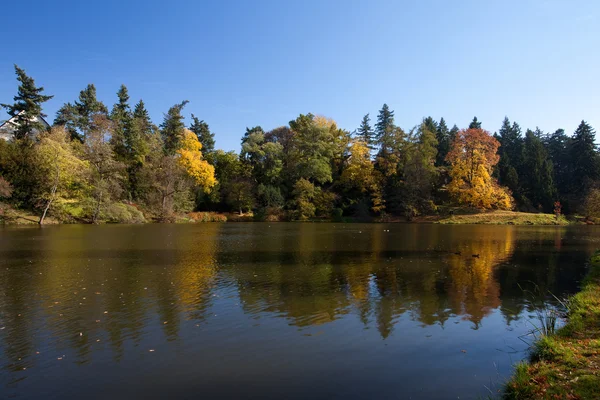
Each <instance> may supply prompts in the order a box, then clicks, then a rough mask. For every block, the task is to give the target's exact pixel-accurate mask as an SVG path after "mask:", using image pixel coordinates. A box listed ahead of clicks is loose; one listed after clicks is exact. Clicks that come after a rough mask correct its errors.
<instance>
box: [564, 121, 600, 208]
mask: <svg viewBox="0 0 600 400" xmlns="http://www.w3.org/2000/svg"><path fill="white" fill-rule="evenodd" d="M595 136H596V132H595V131H594V129H593V128H592V127H591V126H590V125H589V124H588V123H587V122H585V121H581V123H580V124H579V126H578V127H577V130H576V131H575V133H574V134H573V140H572V141H571V146H570V150H569V154H570V164H571V174H570V181H571V190H570V192H571V193H572V194H573V195H574V200H575V203H576V204H581V203H582V201H583V198H584V197H585V195H586V193H587V190H588V189H589V188H590V186H591V185H592V183H593V182H594V181H596V180H598V179H599V178H600V159H599V155H598V151H597V149H596V144H595V143H594V140H595Z"/></svg>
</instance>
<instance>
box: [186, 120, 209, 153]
mask: <svg viewBox="0 0 600 400" xmlns="http://www.w3.org/2000/svg"><path fill="white" fill-rule="evenodd" d="M190 131H192V132H194V133H195V134H196V136H198V140H199V141H200V144H202V154H204V155H205V156H206V155H207V154H210V153H212V152H213V151H215V134H214V133H212V132H211V131H210V128H209V127H208V124H207V123H206V122H204V120H200V119H199V118H198V117H196V116H195V115H194V114H192V124H191V125H190Z"/></svg>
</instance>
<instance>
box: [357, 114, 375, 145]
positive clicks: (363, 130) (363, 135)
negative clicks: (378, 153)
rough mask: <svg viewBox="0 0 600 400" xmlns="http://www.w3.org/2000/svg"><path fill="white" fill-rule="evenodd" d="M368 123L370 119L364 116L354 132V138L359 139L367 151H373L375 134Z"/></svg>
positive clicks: (367, 115)
mask: <svg viewBox="0 0 600 400" xmlns="http://www.w3.org/2000/svg"><path fill="white" fill-rule="evenodd" d="M370 121H371V118H369V114H366V115H365V116H364V117H363V119H362V121H361V122H360V126H359V127H358V129H357V130H356V137H357V138H360V140H362V142H363V143H365V144H366V145H367V147H368V148H369V150H373V149H375V132H374V131H373V128H372V127H371V124H370Z"/></svg>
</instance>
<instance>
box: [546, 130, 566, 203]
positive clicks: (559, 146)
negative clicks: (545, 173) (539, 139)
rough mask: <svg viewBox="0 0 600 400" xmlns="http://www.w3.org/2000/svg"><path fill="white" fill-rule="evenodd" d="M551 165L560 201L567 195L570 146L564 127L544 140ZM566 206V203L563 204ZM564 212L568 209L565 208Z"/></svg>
mask: <svg viewBox="0 0 600 400" xmlns="http://www.w3.org/2000/svg"><path fill="white" fill-rule="evenodd" d="M544 142H545V146H546V149H547V150H548V154H549V155H550V159H551V160H552V165H553V166H554V182H555V184H556V189H557V190H558V196H559V198H560V199H561V201H563V202H564V200H565V199H566V198H567V197H568V191H569V186H570V184H571V182H570V179H569V174H570V162H569V150H570V147H571V138H570V137H569V136H568V135H567V134H566V133H565V130H564V129H557V130H556V131H555V132H554V133H552V134H551V135H549V136H547V137H546V138H545V140H544ZM565 206H568V204H565ZM565 211H566V212H568V211H569V210H568V209H566V210H565Z"/></svg>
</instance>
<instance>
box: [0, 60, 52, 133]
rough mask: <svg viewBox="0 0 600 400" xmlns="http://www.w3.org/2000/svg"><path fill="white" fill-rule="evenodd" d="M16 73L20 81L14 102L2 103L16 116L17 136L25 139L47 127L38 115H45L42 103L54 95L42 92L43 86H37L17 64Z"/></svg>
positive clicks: (9, 113)
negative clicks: (39, 119)
mask: <svg viewBox="0 0 600 400" xmlns="http://www.w3.org/2000/svg"><path fill="white" fill-rule="evenodd" d="M15 73H16V74H17V80H18V81H19V82H20V84H19V88H18V89H17V95H16V96H15V97H14V98H13V100H14V103H13V104H1V106H2V107H3V108H4V109H6V112H7V113H8V115H10V116H11V117H15V122H16V124H17V127H16V130H15V133H14V135H15V138H16V139H23V138H26V137H29V136H31V135H32V134H33V133H34V132H35V131H41V130H43V129H45V126H44V124H42V123H41V122H39V121H38V120H37V118H38V117H45V116H46V115H45V114H43V113H42V104H43V103H45V102H47V101H48V100H50V99H51V98H52V97H54V96H47V95H44V94H42V92H43V91H44V88H43V87H41V86H40V87H37V86H35V81H34V80H33V78H32V77H30V76H28V75H27V74H26V73H25V71H24V70H23V69H21V68H19V67H18V66H17V65H16V64H15Z"/></svg>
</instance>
